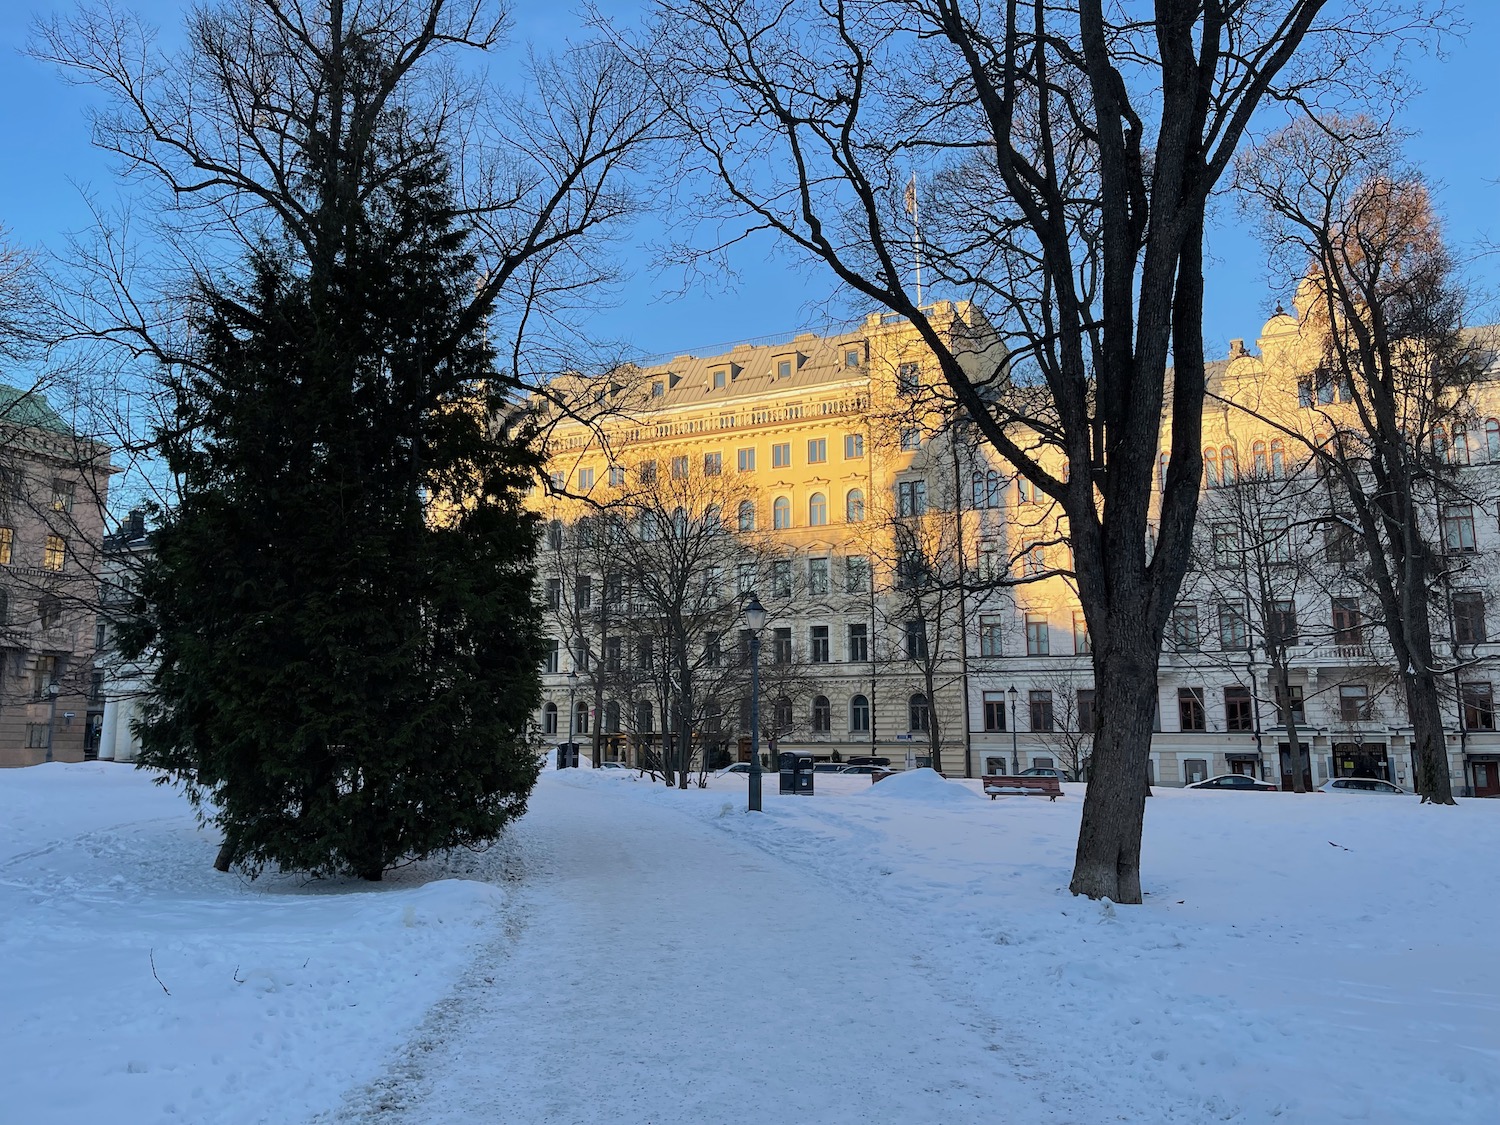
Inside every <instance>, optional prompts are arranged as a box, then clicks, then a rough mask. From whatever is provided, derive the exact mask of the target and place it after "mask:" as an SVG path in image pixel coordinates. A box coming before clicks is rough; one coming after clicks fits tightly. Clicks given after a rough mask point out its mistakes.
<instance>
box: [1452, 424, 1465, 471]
mask: <svg viewBox="0 0 1500 1125" xmlns="http://www.w3.org/2000/svg"><path fill="white" fill-rule="evenodd" d="M1468 463H1469V435H1468V434H1467V433H1466V432H1465V431H1464V428H1463V427H1462V426H1454V427H1453V445H1452V446H1451V447H1450V448H1449V450H1448V464H1450V465H1467V464H1468Z"/></svg>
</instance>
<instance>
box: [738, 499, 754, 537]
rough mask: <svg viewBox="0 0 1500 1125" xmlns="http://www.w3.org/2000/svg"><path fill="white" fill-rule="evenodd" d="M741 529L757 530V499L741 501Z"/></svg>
mask: <svg viewBox="0 0 1500 1125" xmlns="http://www.w3.org/2000/svg"><path fill="white" fill-rule="evenodd" d="M740 530H741V531H754V530H755V501H754V500H741V501H740Z"/></svg>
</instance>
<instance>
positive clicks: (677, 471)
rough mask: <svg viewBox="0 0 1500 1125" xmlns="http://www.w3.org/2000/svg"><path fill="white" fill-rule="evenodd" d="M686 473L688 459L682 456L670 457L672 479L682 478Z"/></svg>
mask: <svg viewBox="0 0 1500 1125" xmlns="http://www.w3.org/2000/svg"><path fill="white" fill-rule="evenodd" d="M687 475H688V459H687V458H686V457H685V456H684V457H673V458H672V479H673V480H682V479H683V478H684V477H686V476H687Z"/></svg>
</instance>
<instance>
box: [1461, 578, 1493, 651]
mask: <svg viewBox="0 0 1500 1125" xmlns="http://www.w3.org/2000/svg"><path fill="white" fill-rule="evenodd" d="M1488 636H1489V634H1488V632H1487V631H1486V629H1485V624H1484V595H1483V594H1482V593H1480V592H1479V591H1478V590H1464V591H1462V592H1461V593H1456V594H1454V595H1453V639H1454V640H1455V641H1457V642H1458V643H1459V644H1461V645H1482V644H1484V642H1485V639H1486V638H1487V637H1488Z"/></svg>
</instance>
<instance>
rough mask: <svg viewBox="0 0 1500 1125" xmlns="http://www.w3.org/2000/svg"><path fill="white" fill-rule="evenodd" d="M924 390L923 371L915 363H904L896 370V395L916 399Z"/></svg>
mask: <svg viewBox="0 0 1500 1125" xmlns="http://www.w3.org/2000/svg"><path fill="white" fill-rule="evenodd" d="M921 389H922V376H921V371H920V370H919V369H918V367H917V365H916V364H915V363H903V364H901V366H900V367H898V368H896V393H897V394H898V395H905V396H906V397H907V398H915V397H916V394H917V392H918V391H920V390H921Z"/></svg>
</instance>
